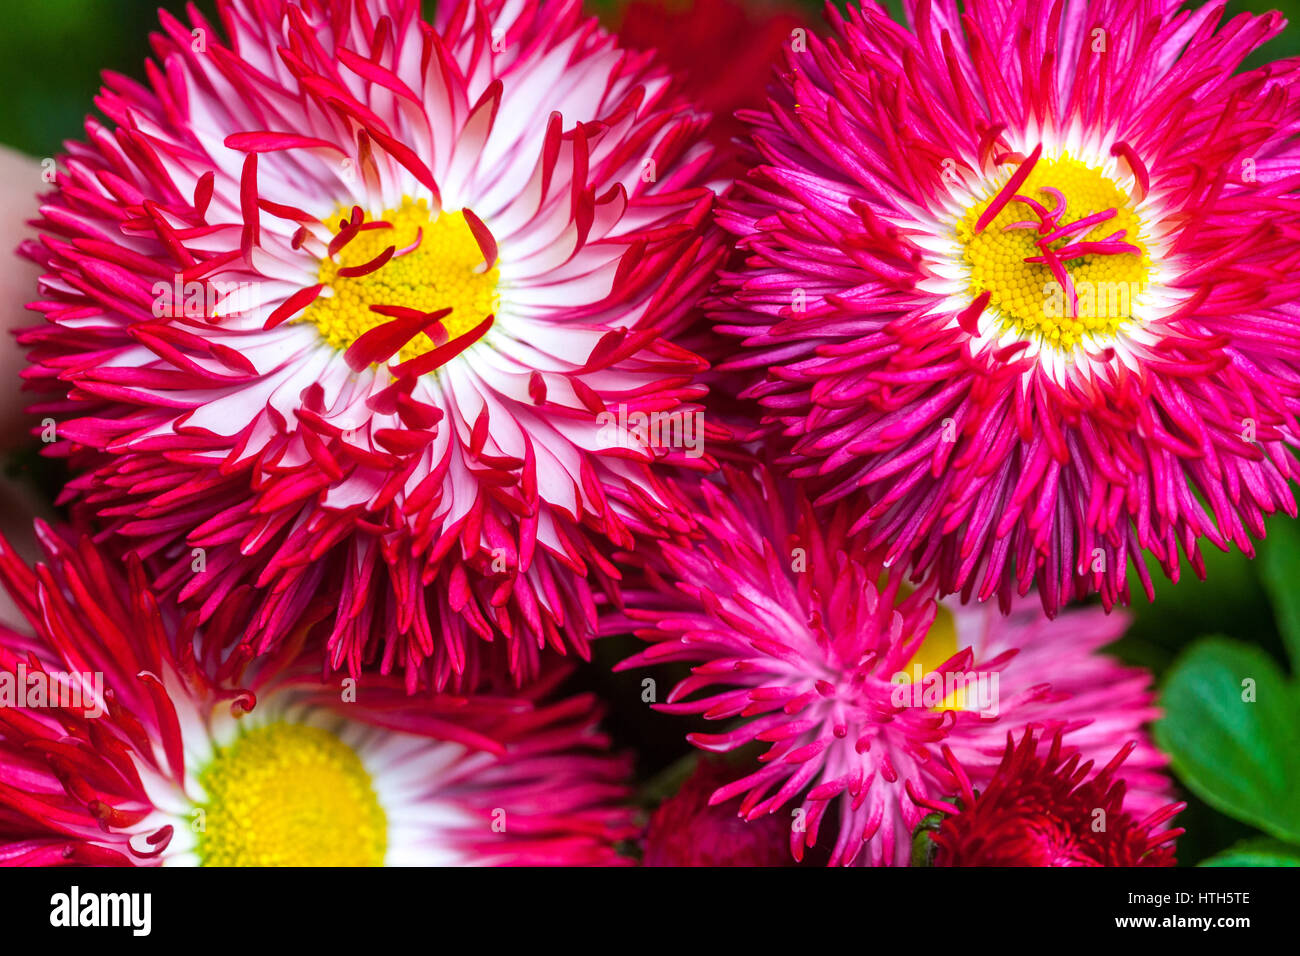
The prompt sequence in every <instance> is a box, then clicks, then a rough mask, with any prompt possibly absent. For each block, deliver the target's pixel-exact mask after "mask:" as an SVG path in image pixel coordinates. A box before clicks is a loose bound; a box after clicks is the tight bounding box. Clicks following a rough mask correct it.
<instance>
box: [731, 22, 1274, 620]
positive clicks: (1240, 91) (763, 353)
mask: <svg viewBox="0 0 1300 956" xmlns="http://www.w3.org/2000/svg"><path fill="white" fill-rule="evenodd" d="M905 6H906V7H907V11H908V14H909V22H910V23H911V24H913V28H912V29H905V28H903V27H900V26H899V25H898V24H896V23H894V22H893V21H892V20H890V19H889V18H888V17H887V16H886V14H885V13H884V12H883V11H882V10H881V9H880V8H879V7H877V6H875V5H870V6H866V7H864V8H863V9H861V10H858V9H853V8H850V9H849V10H848V12H847V14H846V15H845V16H844V17H843V18H841V17H839V16H835V17H834V19H833V22H832V27H833V31H834V35H833V36H832V37H831V38H829V39H825V40H817V39H810V40H809V43H808V48H807V50H806V51H803V52H800V51H797V50H791V51H789V52H788V53H787V55H786V57H785V60H784V66H785V74H784V75H785V77H786V82H785V83H784V85H783V86H782V87H781V88H779V89H778V90H776V91H775V92H774V93H773V95H772V97H771V100H770V103H769V108H768V110H767V112H766V115H764V116H762V117H761V118H759V119H758V120H757V122H756V124H755V127H754V130H753V140H754V145H755V148H756V151H757V154H758V157H757V159H756V160H755V168H754V169H753V171H752V173H751V174H750V175H749V176H748V177H747V178H746V179H745V180H744V181H742V182H741V183H740V184H739V185H738V186H737V187H736V188H735V189H734V190H733V191H732V193H731V194H730V197H731V198H730V200H729V201H728V202H727V203H726V204H725V208H724V209H723V210H722V211H721V212H720V213H719V221H720V223H721V224H722V225H723V226H724V227H725V228H727V229H728V230H729V231H731V232H732V233H733V234H734V235H735V236H737V237H738V238H737V241H738V244H739V246H740V247H741V249H742V250H743V251H744V252H745V253H746V254H747V259H746V263H745V266H744V267H743V268H741V269H737V270H733V271H729V272H728V273H727V274H726V275H725V276H724V278H723V280H722V282H721V289H720V294H719V296H718V299H717V301H716V302H715V303H713V304H712V308H713V309H714V314H715V320H716V327H717V328H718V329H719V330H720V331H722V332H724V333H727V334H730V335H733V336H739V337H740V338H741V345H742V347H743V355H742V356H740V357H739V358H737V359H735V360H734V361H733V362H732V363H731V368H732V370H733V371H734V372H735V374H737V375H742V376H743V375H753V376H754V379H753V380H752V381H749V382H748V388H747V391H746V394H747V395H749V396H750V397H751V398H752V399H756V400H757V401H758V402H760V403H761V405H762V407H763V408H764V410H765V413H766V419H767V421H768V424H769V428H770V430H772V431H774V432H775V433H777V434H778V435H779V436H780V439H781V441H782V443H783V448H784V453H785V457H784V458H783V459H782V467H783V468H787V469H788V470H789V472H790V473H791V474H793V475H794V476H796V477H802V478H806V479H808V480H810V481H814V482H815V483H816V491H817V493H818V496H819V497H818V501H819V504H820V506H821V507H823V508H828V507H830V506H831V504H832V503H834V502H837V501H841V500H844V501H848V502H850V507H851V509H852V510H851V517H852V528H853V529H854V530H855V531H863V532H864V534H865V543H866V545H867V546H868V547H871V548H879V549H881V550H882V551H883V553H884V554H885V556H886V559H887V560H888V562H889V563H890V565H891V566H895V567H900V568H904V567H906V568H910V569H911V573H914V574H916V575H919V576H924V575H927V574H929V573H931V572H932V571H933V572H934V573H935V574H937V579H938V583H939V585H940V587H941V590H942V591H943V593H953V592H960V593H961V594H962V595H963V598H969V597H970V596H972V595H974V596H976V597H977V598H978V599H979V600H987V599H990V598H991V597H993V596H994V595H997V596H998V598H999V600H1000V602H1001V603H1002V606H1003V607H1004V608H1005V607H1008V606H1010V603H1011V598H1012V596H1013V592H1014V593H1019V594H1021V595H1024V594H1027V593H1028V592H1029V590H1030V589H1031V587H1032V586H1034V584H1035V583H1036V584H1037V588H1038V592H1039V595H1040V598H1041V600H1042V602H1043V606H1044V608H1045V609H1046V610H1047V612H1048V613H1049V614H1055V613H1056V612H1057V610H1058V609H1059V608H1060V607H1062V606H1063V605H1064V604H1065V603H1066V602H1068V601H1069V600H1070V599H1071V598H1073V597H1081V596H1083V595H1086V594H1089V593H1092V592H1096V593H1099V594H1100V596H1101V599H1102V602H1103V604H1104V605H1105V606H1106V607H1108V608H1109V607H1111V606H1112V605H1113V604H1114V603H1116V602H1122V601H1127V599H1128V585H1127V572H1128V565H1129V563H1130V561H1131V562H1132V563H1133V566H1134V569H1135V573H1136V574H1137V575H1138V577H1139V578H1140V580H1141V582H1142V585H1143V587H1144V589H1145V590H1146V592H1147V593H1148V595H1151V594H1152V584H1151V580H1150V573H1149V571H1148V569H1147V567H1146V563H1145V559H1146V557H1147V556H1148V555H1149V556H1150V557H1151V558H1152V559H1154V561H1155V562H1158V563H1159V565H1160V566H1161V567H1162V568H1163V569H1164V571H1165V573H1166V574H1167V575H1168V576H1170V577H1171V578H1174V579H1176V578H1177V575H1178V573H1179V561H1180V551H1181V552H1182V553H1183V554H1185V555H1186V556H1187V559H1188V561H1189V562H1190V565H1191V567H1192V568H1193V569H1194V571H1195V572H1196V573H1197V574H1198V575H1200V574H1203V573H1204V565H1203V560H1202V558H1201V556H1200V554H1199V552H1198V545H1199V542H1200V541H1202V540H1204V541H1208V542H1210V543H1211V544H1213V545H1215V546H1216V547H1219V548H1222V549H1225V550H1226V549H1227V548H1228V547H1229V546H1230V545H1235V546H1237V547H1238V548H1240V549H1241V550H1242V551H1244V552H1245V553H1246V554H1247V555H1250V554H1252V553H1253V545H1252V538H1260V537H1262V536H1263V534H1264V523H1263V522H1264V516H1265V515H1267V514H1270V513H1272V512H1275V511H1279V510H1281V511H1285V512H1286V513H1287V514H1290V515H1294V514H1295V513H1296V507H1295V502H1294V499H1293V496H1292V494H1291V491H1290V490H1289V488H1288V483H1289V481H1290V480H1291V479H1293V478H1295V477H1297V471H1296V466H1295V463H1294V460H1293V458H1292V451H1291V450H1292V449H1294V448H1295V447H1296V446H1297V444H1300V440H1298V439H1297V435H1300V428H1298V427H1297V423H1296V420H1295V417H1294V411H1295V408H1296V399H1297V395H1300V351H1298V350H1297V348H1296V336H1297V332H1298V330H1300V323H1298V322H1297V318H1298V317H1300V310H1298V308H1297V306H1296V304H1295V303H1296V300H1297V297H1300V279H1297V275H1300V273H1297V271H1296V268H1295V266H1296V262H1297V258H1296V257H1297V253H1296V246H1295V237H1296V235H1297V231H1296V230H1297V225H1296V208H1297V207H1296V198H1297V188H1298V187H1300V180H1298V179H1297V177H1296V175H1295V168H1296V162H1297V158H1298V157H1300V148H1298V144H1297V138H1296V136H1297V131H1298V130H1300V125H1298V124H1297V120H1296V115H1297V92H1296V90H1297V88H1296V85H1295V83H1294V82H1293V78H1294V76H1295V71H1296V65H1295V64H1294V63H1293V62H1290V61H1287V62H1285V63H1281V64H1276V65H1272V66H1268V67H1263V68H1260V69H1255V70H1246V71H1240V72H1238V67H1239V65H1240V64H1241V62H1242V60H1243V58H1244V57H1246V56H1247V55H1248V54H1249V53H1250V52H1251V51H1252V50H1255V49H1256V48H1257V47H1258V46H1259V45H1260V44H1261V43H1263V42H1264V41H1265V40H1267V39H1268V38H1269V37H1271V36H1273V35H1275V34H1276V33H1277V32H1278V31H1280V30H1281V29H1282V26H1283V20H1282V18H1281V17H1280V16H1279V15H1277V14H1275V13H1270V14H1266V15H1264V16H1251V15H1244V14H1243V15H1240V16H1237V17H1234V18H1233V19H1232V20H1231V21H1229V22H1227V23H1226V24H1222V25H1220V24H1219V19H1220V17H1221V15H1222V12H1223V5H1222V4H1207V5H1205V6H1202V7H1200V8H1198V9H1196V10H1192V11H1183V10H1180V9H1179V8H1178V5H1177V4H1175V3H1171V2H1167V0H1142V2H1139V3H1137V4H1136V5H1133V4H1121V3H1116V2H1110V0H1099V2H1089V3H1084V2H1067V3H1052V2H1048V0H1029V2H1028V3H1026V4H1025V5H1024V6H1022V7H1016V8H1015V9H1014V10H1012V8H1009V7H1006V6H1005V5H1002V4H999V3H995V2H986V0H974V2H972V3H969V4H965V5H963V7H962V10H963V12H962V13H960V14H959V12H958V8H957V5H956V4H954V3H952V2H949V0H938V2H915V0H914V2H908V3H906V4H905ZM1173 116H1176V117H1177V122H1171V121H1170V118H1171V117H1173Z"/></svg>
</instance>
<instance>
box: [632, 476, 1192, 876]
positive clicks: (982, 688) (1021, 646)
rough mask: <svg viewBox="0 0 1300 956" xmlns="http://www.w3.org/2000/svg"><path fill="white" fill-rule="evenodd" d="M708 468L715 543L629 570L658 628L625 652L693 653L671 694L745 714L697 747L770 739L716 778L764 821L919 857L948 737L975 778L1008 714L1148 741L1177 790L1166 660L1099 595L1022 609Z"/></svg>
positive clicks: (796, 836) (834, 518) (1135, 790)
mask: <svg viewBox="0 0 1300 956" xmlns="http://www.w3.org/2000/svg"><path fill="white" fill-rule="evenodd" d="M724 471H725V477H726V479H727V485H726V487H725V488H724V487H720V486H718V485H715V484H713V483H711V482H705V483H703V487H702V491H701V493H700V512H701V517H700V522H701V526H702V528H703V530H704V532H705V537H704V538H703V539H701V540H699V541H698V542H689V543H671V542H670V543H665V544H663V545H662V547H659V548H656V549H655V554H647V556H646V558H645V560H646V561H647V563H648V567H647V569H646V578H647V581H648V582H649V586H648V587H647V588H646V589H645V590H635V589H631V588H629V589H627V590H625V592H624V597H625V600H626V602H627V611H626V614H627V617H628V618H629V619H630V620H629V622H624V621H621V620H619V619H617V618H615V617H611V619H610V627H611V628H617V627H620V626H626V624H627V623H632V624H633V625H639V626H638V627H637V631H636V633H637V634H638V636H639V637H641V638H643V639H644V640H646V641H647V642H649V645H650V646H649V647H647V648H646V649H645V650H643V651H641V652H640V653H638V654H636V655H635V656H633V657H631V658H629V659H628V660H626V661H624V662H623V663H622V664H621V665H620V667H622V668H628V667H641V666H645V665H650V664H657V663H668V662H686V663H689V664H691V665H693V666H692V669H691V673H690V675H689V676H687V677H686V678H685V679H683V680H682V681H681V682H680V683H679V684H677V686H676V687H674V688H673V689H672V690H671V692H670V693H669V694H668V695H667V697H666V699H665V700H664V701H663V702H662V703H660V704H658V705H657V706H658V708H659V709H660V710H662V711H664V712H667V713H672V714H699V715H702V716H703V717H704V718H705V719H707V720H710V721H728V724H727V726H726V728H725V729H723V730H720V731H719V732H716V733H696V734H692V735H691V737H690V738H689V739H690V740H691V742H692V743H694V744H695V745H696V746H698V747H700V748H702V749H704V750H708V751H714V752H728V751H733V750H736V749H738V748H740V747H743V746H745V745H747V744H753V743H759V744H767V745H768V750H767V752H766V753H764V754H763V755H762V757H760V758H759V764H758V766H756V767H751V771H750V772H749V773H747V774H745V775H744V776H742V777H740V778H739V779H737V780H735V781H734V782H731V783H728V784H726V785H723V786H720V787H718V789H717V790H715V791H714V793H713V796H712V798H711V803H714V804H717V803H722V802H724V801H730V800H732V799H733V798H736V797H740V798H741V800H740V803H739V806H738V808H737V810H738V812H739V813H740V814H741V815H742V816H743V817H745V818H746V819H749V820H757V819H759V818H760V817H763V816H764V815H767V814H776V813H781V814H782V815H783V816H784V817H785V818H786V820H787V826H788V829H789V839H790V846H791V849H792V850H793V852H794V855H795V856H796V858H801V857H802V855H803V852H804V850H805V848H808V847H812V846H814V845H815V844H817V841H818V839H819V836H821V835H822V834H823V831H825V835H826V838H827V840H828V841H829V842H831V843H833V846H834V848H833V851H832V853H831V856H830V863H831V864H832V865H836V864H851V863H855V862H858V863H870V864H873V865H881V864H884V865H889V864H894V865H905V864H906V863H907V861H908V857H909V847H910V844H911V839H912V833H913V831H914V830H915V828H916V826H917V825H918V823H919V822H920V821H921V819H922V817H923V816H924V815H925V811H924V809H922V808H921V807H919V806H918V805H917V803H916V801H915V800H914V799H913V798H914V797H915V798H916V799H920V800H924V799H935V798H942V797H943V796H945V795H951V794H953V793H956V792H957V781H956V779H955V778H954V776H953V774H952V772H951V770H950V769H948V768H947V766H946V764H945V761H944V759H943V756H942V749H941V748H943V747H947V748H948V749H949V750H950V751H951V752H952V753H953V754H955V755H956V758H957V759H958V760H959V762H960V763H961V765H962V767H963V768H964V770H965V772H966V773H967V774H968V775H969V776H970V778H971V779H972V780H973V781H976V784H977V785H979V784H981V783H983V782H986V781H987V780H988V779H989V778H990V776H991V774H992V773H993V770H994V768H995V767H996V766H997V764H998V762H999V760H1000V759H1001V756H1002V752H1003V749H1004V745H1005V741H1006V734H1007V732H1008V731H1013V732H1016V733H1019V732H1020V731H1021V730H1023V729H1024V728H1026V727H1037V728H1043V729H1044V730H1048V731H1052V732H1054V731H1057V730H1059V731H1061V733H1062V734H1063V735H1064V739H1065V742H1066V743H1067V744H1068V745H1070V746H1071V747H1073V748H1076V749H1077V750H1078V751H1079V752H1080V753H1082V754H1083V755H1084V757H1085V758H1086V759H1094V758H1099V757H1101V756H1102V754H1103V753H1104V754H1105V755H1106V757H1107V758H1109V756H1110V755H1113V753H1114V751H1115V749H1116V748H1117V746H1119V744H1121V743H1124V742H1127V741H1130V740H1132V741H1134V742H1135V747H1134V750H1133V753H1132V755H1131V756H1130V758H1129V761H1128V763H1127V764H1126V765H1125V768H1124V772H1123V778H1124V779H1125V780H1126V782H1127V784H1128V786H1129V789H1130V793H1131V797H1130V799H1131V801H1132V805H1133V806H1134V807H1135V808H1138V809H1139V810H1140V809H1142V808H1150V809H1155V808H1156V807H1159V806H1163V805H1164V804H1166V803H1167V802H1168V800H1167V797H1166V790H1167V789H1168V780H1167V778H1166V777H1165V776H1164V774H1163V773H1162V772H1161V769H1160V768H1161V767H1162V766H1163V764H1164V758H1163V757H1162V756H1161V755H1160V754H1159V753H1158V752H1157V751H1156V750H1155V748H1154V747H1153V746H1152V745H1151V743H1150V741H1149V739H1148V737H1147V734H1146V732H1145V730H1144V729H1143V726H1144V725H1145V724H1146V723H1147V722H1148V721H1149V720H1151V719H1152V718H1153V717H1154V716H1155V714H1156V711H1155V708H1154V707H1153V706H1152V702H1153V696H1154V695H1153V694H1152V692H1151V690H1150V676H1149V675H1148V674H1147V673H1146V672H1145V671H1142V670H1138V669H1135V668H1129V667H1124V666H1121V665H1120V664H1118V663H1116V662H1115V661H1113V660H1111V659H1110V658H1108V657H1105V656H1103V655H1101V654H1098V653H1096V651H1097V649H1098V648H1099V647H1101V646H1102V645H1104V644H1107V643H1109V642H1110V641H1113V640H1115V639H1116V638H1117V637H1119V635H1120V633H1121V632H1122V630H1123V628H1124V625H1125V622H1124V620H1123V619H1122V616H1121V615H1107V614H1106V613H1105V612H1104V611H1103V610H1102V609H1101V608H1091V609H1081V610H1072V611H1069V612H1067V613H1065V614H1062V615H1061V617H1060V619H1059V620H1057V621H1055V622H1052V621H1049V620H1048V619H1047V618H1046V616H1045V615H1044V614H1043V613H1042V611H1041V609H1040V608H1039V606H1038V603H1037V602H1036V601H1034V600H1021V601H1017V602H1016V604H1015V606H1014V607H1013V609H1012V613H1011V614H1010V615H1009V616H1006V617H1004V616H1002V615H1001V614H999V613H998V612H997V611H996V609H994V608H993V607H992V606H990V605H979V604H976V605H970V606H961V605H950V604H947V603H940V602H938V601H937V600H935V598H934V597H933V590H934V589H933V587H932V586H927V587H923V588H919V589H915V590H913V589H910V588H908V587H907V586H906V585H904V584H902V582H901V580H900V578H899V577H898V576H897V575H886V574H882V569H881V565H880V562H879V561H872V560H870V559H868V558H867V557H865V556H864V554H865V553H864V552H863V550H862V548H861V546H860V543H859V542H856V541H854V540H852V539H851V538H850V537H849V536H848V533H847V532H848V527H849V519H848V516H847V513H846V509H845V508H844V507H842V506H841V507H837V508H836V509H835V510H834V512H833V513H832V515H831V516H830V519H829V520H828V521H825V522H822V521H819V520H817V519H816V518H815V517H814V514H813V507H812V504H811V502H810V501H809V500H808V498H807V497H806V496H805V495H804V493H803V491H802V490H801V489H800V488H799V486H797V485H782V484H778V483H776V482H775V481H774V480H773V479H772V478H770V477H768V476H767V475H766V474H762V475H760V476H759V477H757V478H755V477H751V476H750V475H748V474H745V473H742V472H739V471H735V470H732V469H729V468H728V469H725V470H724Z"/></svg>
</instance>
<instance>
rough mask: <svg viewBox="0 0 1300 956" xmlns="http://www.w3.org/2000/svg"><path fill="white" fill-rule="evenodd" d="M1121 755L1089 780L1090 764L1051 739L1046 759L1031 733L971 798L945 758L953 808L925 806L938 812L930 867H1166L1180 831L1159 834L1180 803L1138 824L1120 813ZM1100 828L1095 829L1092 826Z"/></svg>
mask: <svg viewBox="0 0 1300 956" xmlns="http://www.w3.org/2000/svg"><path fill="white" fill-rule="evenodd" d="M1130 747H1131V745H1129V746H1126V747H1125V748H1123V749H1121V750H1120V752H1119V753H1117V754H1116V755H1115V757H1114V758H1113V759H1112V760H1111V761H1110V762H1109V763H1107V764H1106V765H1105V766H1104V767H1102V768H1101V769H1100V770H1099V771H1097V772H1096V773H1095V774H1093V773H1092V768H1093V764H1092V761H1091V760H1089V761H1085V762H1083V763H1081V762H1080V756H1079V754H1078V753H1077V752H1074V753H1072V752H1071V751H1070V749H1069V748H1067V747H1063V746H1062V744H1061V737H1060V735H1059V734H1058V735H1056V736H1054V737H1052V740H1051V745H1050V747H1049V748H1048V751H1047V753H1046V754H1041V755H1040V754H1039V753H1038V751H1039V750H1040V749H1042V748H1041V747H1040V746H1039V743H1038V741H1037V740H1036V739H1035V737H1034V735H1033V733H1030V732H1026V733H1025V735H1024V736H1023V737H1022V738H1021V741H1020V743H1019V744H1017V743H1016V742H1015V741H1014V740H1013V739H1012V737H1011V735H1009V734H1008V735H1007V749H1006V753H1005V754H1004V755H1003V758H1002V763H1000V764H999V765H998V769H997V771H996V772H995V773H994V774H993V779H992V780H991V781H990V782H989V784H988V785H987V786H986V787H985V788H984V789H983V790H982V791H980V792H978V793H977V792H976V791H975V789H974V787H973V785H972V783H971V781H970V778H969V777H967V776H966V773H965V771H964V770H963V769H962V767H961V764H960V763H959V762H957V761H956V760H955V759H951V754H947V755H946V756H948V757H949V758H950V759H949V766H950V768H951V770H952V772H953V775H954V776H955V777H956V778H957V782H958V784H959V786H960V791H959V795H958V803H957V805H955V806H954V805H952V804H945V803H928V804H927V806H929V807H930V808H931V809H934V810H938V811H940V812H942V813H944V814H945V816H944V818H943V821H942V822H941V823H940V825H939V828H938V830H937V831H936V832H935V833H934V836H933V841H934V845H933V850H932V853H933V859H932V861H931V863H932V865H933V866H1173V865H1174V863H1175V862H1176V860H1175V859H1174V840H1176V839H1177V838H1178V837H1179V836H1180V835H1181V834H1182V832H1183V831H1182V830H1180V829H1172V830H1166V829H1162V828H1163V826H1164V824H1165V823H1166V822H1168V821H1169V820H1171V819H1172V818H1173V817H1174V816H1176V815H1177V814H1178V813H1180V812H1182V809H1183V807H1184V806H1186V804H1182V803H1175V804H1169V805H1168V806H1165V807H1161V808H1160V809H1159V810H1157V811H1156V812H1155V813H1153V814H1151V815H1150V816H1149V817H1147V818H1146V819H1135V818H1134V817H1133V816H1132V815H1131V814H1130V813H1128V812H1127V811H1126V810H1125V808H1124V783H1123V781H1122V780H1120V779H1118V771H1119V768H1120V765H1121V764H1123V762H1124V761H1125V759H1127V757H1128V754H1129V752H1130ZM1099 823H1100V824H1101V826H1098V824H1099Z"/></svg>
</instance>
